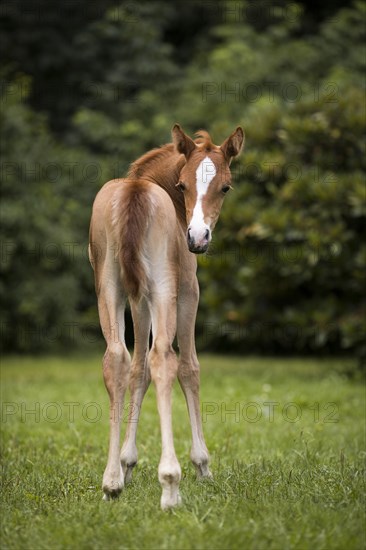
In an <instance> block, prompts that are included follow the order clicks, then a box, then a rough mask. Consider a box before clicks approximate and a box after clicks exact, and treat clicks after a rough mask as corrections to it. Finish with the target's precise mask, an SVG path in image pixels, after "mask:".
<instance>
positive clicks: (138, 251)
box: [117, 180, 152, 299]
mask: <svg viewBox="0 0 366 550" xmlns="http://www.w3.org/2000/svg"><path fill="white" fill-rule="evenodd" d="M149 186H150V184H149V183H147V182H144V181H141V180H139V181H136V180H132V181H130V182H128V183H126V185H125V186H124V192H123V198H122V199H121V201H120V204H119V205H118V209H119V211H118V224H117V231H118V234H117V238H118V243H119V246H118V257H119V263H120V266H121V270H122V277H123V284H124V287H125V289H126V291H127V293H128V295H129V296H130V297H131V298H133V299H138V298H139V297H140V295H141V292H142V290H145V289H146V288H147V273H146V268H145V266H144V258H143V240H144V237H145V234H146V230H147V228H148V225H149V222H150V219H151V216H152V202H151V198H150V196H149Z"/></svg>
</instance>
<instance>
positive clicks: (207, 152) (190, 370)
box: [89, 124, 244, 509]
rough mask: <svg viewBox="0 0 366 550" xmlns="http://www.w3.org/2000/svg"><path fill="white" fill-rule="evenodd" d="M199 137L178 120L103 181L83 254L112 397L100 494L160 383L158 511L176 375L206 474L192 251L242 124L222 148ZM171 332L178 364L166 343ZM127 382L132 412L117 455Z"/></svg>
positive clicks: (215, 210)
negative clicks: (128, 327)
mask: <svg viewBox="0 0 366 550" xmlns="http://www.w3.org/2000/svg"><path fill="white" fill-rule="evenodd" d="M198 136H199V137H198V138H197V139H196V140H195V141H193V140H192V139H191V138H190V137H189V136H187V135H186V134H185V133H184V132H183V130H182V129H181V128H180V126H179V125H178V124H176V125H175V126H174V127H173V129H172V138H173V143H172V144H167V145H164V146H162V147H161V148H158V149H154V150H152V151H150V152H148V153H146V154H145V155H143V156H142V157H141V158H139V159H138V160H137V161H136V162H134V163H133V164H132V165H131V168H130V170H129V173H128V175H127V178H126V179H117V180H113V181H110V182H108V183H106V184H105V185H104V186H103V188H102V189H101V190H100V191H99V193H98V195H97V197H96V199H95V202H94V206H93V214H92V219H91V225H90V244H89V256H90V261H91V264H92V266H93V269H94V275H95V288H96V293H97V297H98V309H99V318H100V324H101V327H102V331H103V335H104V338H105V340H106V343H107V350H106V352H105V355H104V359H103V375H104V382H105V385H106V388H107V391H108V394H109V398H110V442H109V454H108V462H107V467H106V469H105V472H104V476H103V485H102V487H103V492H104V499H105V500H109V499H110V498H113V497H116V496H118V495H119V493H120V492H121V490H122V488H123V485H124V483H125V482H128V481H129V480H130V479H131V475H132V469H133V467H134V466H135V464H136V463H137V448H136V431H137V422H138V417H139V413H140V409H141V404H142V400H143V398H144V395H145V392H146V390H147V388H148V386H149V384H150V379H152V380H153V382H154V385H155V387H156V394H157V404H158V411H159V416H160V425H161V437H162V454H161V459H160V464H159V481H160V484H161V486H162V496H161V507H162V508H163V509H166V508H170V507H173V506H176V505H177V504H179V502H180V496H179V481H180V478H181V468H180V465H179V462H178V460H177V457H176V454H175V450H174V443H173V430H172V411H171V392H172V385H173V382H174V380H175V378H176V377H177V376H178V379H179V383H180V385H181V387H182V390H183V392H184V395H185V398H186V401H187V407H188V412H189V417H190V422H191V427H192V449H191V455H190V456H191V460H192V462H193V464H194V466H195V468H196V471H197V475H198V476H199V477H210V476H211V472H210V470H209V466H208V463H209V454H208V451H207V447H206V443H205V439H204V436H203V431H202V423H201V416H200V404H199V368H200V367H199V363H198V360H197V355H196V349H195V339H194V327H195V319H196V312H197V305H198V299H199V288H198V283H197V277H196V269H197V261H196V256H195V254H200V253H202V252H205V251H206V250H207V248H208V246H209V243H210V241H211V236H212V231H213V229H214V227H215V224H216V222H217V219H218V216H219V213H220V209H221V206H222V203H223V200H224V196H225V194H226V193H227V191H229V189H230V188H231V186H230V179H231V175H230V169H229V165H230V162H231V160H232V158H233V157H235V156H237V155H238V154H239V153H240V151H241V149H242V147H243V142H244V133H243V130H242V129H241V128H240V127H238V128H237V129H236V130H235V131H234V132H233V133H232V134H231V135H230V136H229V137H228V138H227V139H226V140H225V141H224V143H223V144H222V145H221V146H220V147H219V146H217V145H214V144H213V143H212V142H211V138H210V136H209V134H208V133H207V132H204V131H202V132H200V133H199V134H198ZM192 252H193V253H194V254H192ZM127 299H128V300H129V302H130V305H131V311H132V318H133V324H134V336H135V344H134V354H133V359H132V363H131V360H130V354H129V352H128V350H127V347H126V344H125V336H124V333H125V320H124V311H125V303H126V300H127ZM151 330H152V347H151V349H150V350H149V337H150V331H151ZM176 334H177V338H178V345H179V360H177V356H176V354H175V352H174V350H173V347H172V344H173V340H174V337H175V335H176ZM128 387H129V389H130V394H131V396H130V411H129V419H128V424H127V430H126V436H125V440H124V443H123V446H122V450H121V452H120V427H121V416H122V411H123V402H124V396H125V393H126V390H127V388H128Z"/></svg>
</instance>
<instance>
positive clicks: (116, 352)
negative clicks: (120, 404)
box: [103, 342, 131, 391]
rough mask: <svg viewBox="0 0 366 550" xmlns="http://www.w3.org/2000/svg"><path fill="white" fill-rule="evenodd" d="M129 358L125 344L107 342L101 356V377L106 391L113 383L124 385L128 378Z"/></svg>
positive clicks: (109, 389) (113, 386)
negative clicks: (102, 356)
mask: <svg viewBox="0 0 366 550" xmlns="http://www.w3.org/2000/svg"><path fill="white" fill-rule="evenodd" d="M130 363H131V358H130V354H129V352H128V349H127V348H126V346H125V344H123V343H122V342H113V343H112V344H108V347H107V350H106V352H105V354H104V358H103V377H104V382H105V385H106V387H107V389H108V391H111V390H112V389H114V388H115V384H116V383H117V384H118V385H121V386H123V387H126V386H127V384H128V380H129V374H130Z"/></svg>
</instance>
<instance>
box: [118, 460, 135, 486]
mask: <svg viewBox="0 0 366 550" xmlns="http://www.w3.org/2000/svg"><path fill="white" fill-rule="evenodd" d="M121 464H122V471H123V476H124V478H125V485H128V484H129V483H131V481H132V472H133V469H134V467H135V466H136V464H137V461H136V462H131V463H127V462H122V461H121Z"/></svg>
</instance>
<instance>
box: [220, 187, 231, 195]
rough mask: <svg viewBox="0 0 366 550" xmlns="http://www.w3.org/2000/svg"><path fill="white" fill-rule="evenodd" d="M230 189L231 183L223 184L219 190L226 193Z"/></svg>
mask: <svg viewBox="0 0 366 550" xmlns="http://www.w3.org/2000/svg"><path fill="white" fill-rule="evenodd" d="M230 189H232V187H231V185H224V186H223V188H222V189H221V191H222V192H223V193H224V194H226V193H227V192H228V191H230Z"/></svg>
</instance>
